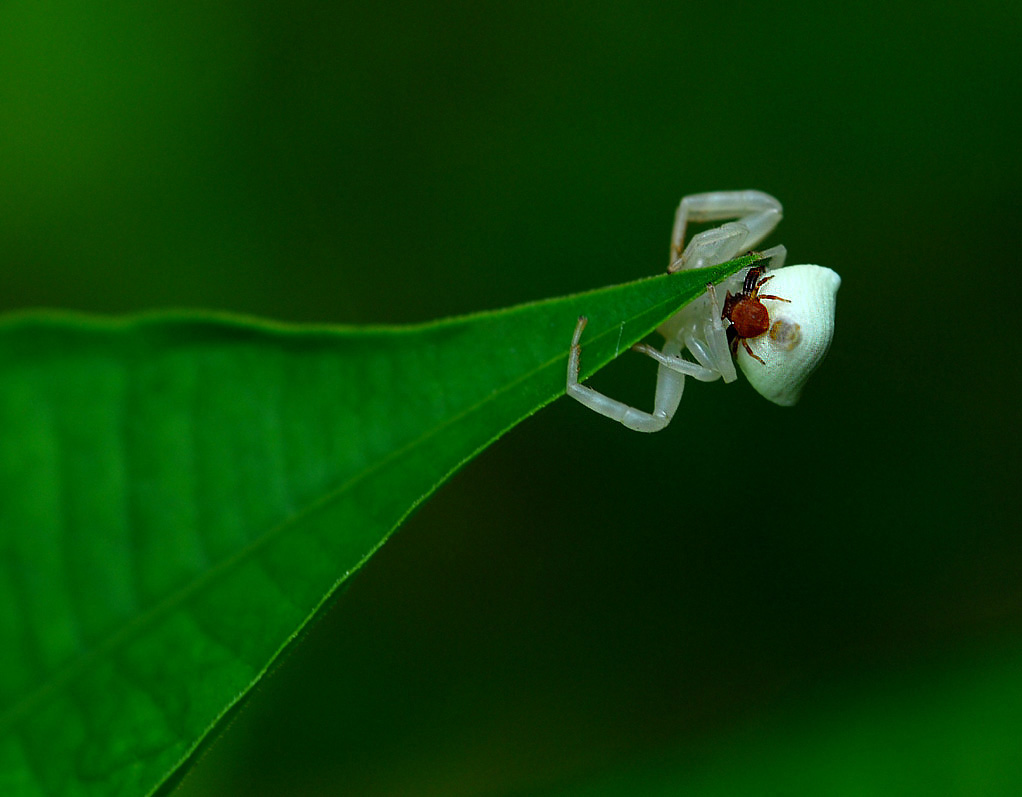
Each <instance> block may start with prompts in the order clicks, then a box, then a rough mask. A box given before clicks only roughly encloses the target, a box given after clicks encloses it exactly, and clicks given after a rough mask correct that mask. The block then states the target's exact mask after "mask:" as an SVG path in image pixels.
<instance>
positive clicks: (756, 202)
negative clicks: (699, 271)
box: [667, 191, 781, 272]
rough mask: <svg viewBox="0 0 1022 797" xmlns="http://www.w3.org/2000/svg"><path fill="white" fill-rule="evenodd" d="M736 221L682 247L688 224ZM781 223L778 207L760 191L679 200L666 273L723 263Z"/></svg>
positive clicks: (694, 238) (714, 194)
mask: <svg viewBox="0 0 1022 797" xmlns="http://www.w3.org/2000/svg"><path fill="white" fill-rule="evenodd" d="M724 219H738V221H737V222H731V223H727V224H723V225H721V226H720V227H717V228H715V229H712V230H706V231H704V232H701V233H699V234H698V235H696V236H695V237H693V238H692V240H691V241H690V242H689V244H688V246H685V228H686V226H687V225H688V222H690V221H695V222H703V221H722V220H724ZM780 220H781V203H780V202H778V201H777V200H776V199H774V198H773V197H772V196H770V195H769V194H764V193H763V192H762V191H713V192H711V193H707V194H691V195H689V196H686V197H684V198H683V199H682V200H681V204H680V205H679V206H678V210H677V213H676V214H675V216H674V229H673V231H672V234H671V256H670V262H669V265H668V268H667V270H668V271H671V272H675V271H681V270H682V269H686V268H701V267H703V266H714V265H717V264H719V263H724V262H726V261H728V260H730V259H732V258H733V257H736V256H737V255H738V254H740V253H741V252H742V251H745V250H748V249H751V248H753V247H754V246H755V245H756V244H757V243H759V242H760V241H762V240H763V239H764V238H766V236H767V235H769V233H770V231H771V230H773V228H774V227H776V226H777V223H778V222H779V221H780Z"/></svg>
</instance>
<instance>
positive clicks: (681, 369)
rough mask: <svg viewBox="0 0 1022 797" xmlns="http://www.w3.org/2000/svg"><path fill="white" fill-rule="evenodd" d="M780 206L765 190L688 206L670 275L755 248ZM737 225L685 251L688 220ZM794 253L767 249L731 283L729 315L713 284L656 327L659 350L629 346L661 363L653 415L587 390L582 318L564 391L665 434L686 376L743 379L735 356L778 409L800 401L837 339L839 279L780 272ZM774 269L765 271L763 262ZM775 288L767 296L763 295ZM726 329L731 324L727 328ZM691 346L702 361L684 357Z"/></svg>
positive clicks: (705, 198) (718, 194) (678, 223)
mask: <svg viewBox="0 0 1022 797" xmlns="http://www.w3.org/2000/svg"><path fill="white" fill-rule="evenodd" d="M781 213H782V208H781V203H780V202H778V201H777V200H776V199H774V197H772V196H770V195H769V194H765V193H763V192H762V191H715V192H713V193H708V194H692V195H690V196H686V197H685V198H684V199H682V200H681V204H680V205H679V206H678V211H677V213H676V214H675V217H674V229H673V232H672V235H671V255H670V261H669V263H668V267H667V270H668V271H669V272H677V271H683V270H686V269H694V268H704V267H707V266H715V265H719V264H720V263H725V262H727V261H728V260H732V259H734V258H735V257H737V256H738V255H739V254H741V253H743V252H746V251H748V250H749V249H752V248H753V247H754V246H755V245H756V244H758V243H759V242H760V241H762V240H763V239H764V238H765V237H766V236H767V235H769V234H770V232H771V231H772V230H773V229H774V227H776V226H777V223H778V222H779V221H780V220H781ZM724 219H737V221H729V222H726V223H725V224H722V225H720V226H719V227H715V228H713V229H709V230H706V231H704V232H701V233H699V234H698V235H695V236H693V238H692V240H691V241H689V243H688V245H687V246H684V241H685V228H686V226H687V225H688V222H690V221H693V222H707V221H721V220H724ZM786 254H787V250H785V248H784V247H783V246H775V247H773V248H772V249H768V250H766V251H765V252H763V257H762V259H761V260H760V261H758V262H757V265H756V266H754V267H753V268H751V269H748V270H747V271H746V272H744V273H739V274H737V275H735V276H734V277H732V278H731V279H730V280H728V281H727V283H725V284H726V286H727V287H728V288H736V289H737V288H739V286H740V290H739V291H738V293H737V294H732V293H731V291H730V290H728V292H727V296H726V298H725V301H724V307H723V309H722V308H721V306H720V303H719V302H718V300H717V293H716V291H715V289H714V287H713V285H712V284H710V285H707V286H706V293H705V294H704V295H703V296H701V297H700V298H698V299H696V300H695V301H693V302H691V303H689V304H688V305H686V306H685V307H683V308H682V309H681V310H680V311H679V312H678V313H677V314H676V315H674V316H673V317H671V318H670V319H668V320H667V321H666V322H665V323H664V324H662V325H661V326H660V327H659V328H658V330H657V331H658V332H659V333H660V334H661V335H663V336H664V339H665V342H664V346H663V348H662V349H661V350H659V351H658V350H657V349H655V348H653V347H652V346H650V345H648V344H645V343H639V344H636V345H635V346H633V347H632V348H633V349H634V350H635V351H638V352H641V353H643V354H646V355H648V356H649V357H652V358H653V359H654V360H656V361H657V363H659V367H658V369H657V382H656V394H655V397H654V401H653V405H654V406H653V412H651V413H650V412H644V411H642V410H639V409H636V408H635V407H632V406H629V405H628V404H625V403H624V402H621V401H617V400H616V399H612V398H610V397H609V396H605V395H603V394H602V393H599V392H597V391H595V390H593V389H592V388H591V387H587V386H585V385H583V384H580V383H579V381H578V375H579V362H580V359H581V356H582V346H581V342H580V341H581V338H582V332H583V330H584V329H585V326H586V318H585V317H580V318H579V320H578V324H577V326H576V327H575V333H574V335H573V337H572V339H571V349H570V354H569V356H568V375H567V393H568V395H569V396H571V397H572V398H574V399H576V400H577V401H580V402H581V403H582V404H584V405H585V406H587V407H589V409H591V410H594V411H595V412H598V413H600V414H601V415H605V416H607V417H608V418H611V419H613V420H615V421H618V422H620V423H622V424H624V425H625V426H627V427H628V428H629V429H634V430H636V431H639V432H658V431H660V430H661V429H663V428H664V427H665V426H667V424H669V423H670V422H671V419H672V418H673V417H674V413H675V412H676V411H677V409H678V405H679V403H680V402H681V394H682V390H683V389H684V387H685V377H686V376H691V377H692V378H694V379H697V380H699V381H700V382H713V381H715V380H717V379H723V380H724V382H733V381H735V379H737V374H736V372H735V365H734V361H733V360H732V355H734V357H735V358H736V359H737V360H738V365H739V366H740V367H741V369H742V372H743V373H744V374H745V376H746V378H747V379H748V380H749V383H750V384H751V385H752V386H753V387H754V388H755V389H756V390H757V391H758V392H759V393H760V394H761V395H762V396H764V397H765V398H767V399H769V400H770V401H773V402H774V403H776V404H780V405H781V406H791V405H793V404H795V402H797V401H798V398H799V395H800V394H801V392H802V388H803V386H804V385H805V383H806V380H807V379H808V378H809V375H810V374H811V373H812V372H813V371H814V370H815V369H816V367H817V366H818V365H819V364H820V362H821V361H822V359H823V357H824V355H825V354H826V353H827V349H828V348H829V347H830V341H831V338H832V337H833V334H834V305H835V298H836V295H837V290H838V288H839V287H840V285H841V278H840V277H839V276H838V275H837V274H836V273H835V272H833V271H831V270H830V269H829V268H823V267H821V266H811V265H803V266H788V267H787V268H782V266H783V264H784V258H785V256H786ZM767 262H769V263H770V265H771V267H772V269H773V270H772V271H771V272H770V273H769V274H764V272H765V269H764V268H763V267H762V266H761V265H759V264H760V263H767ZM768 282H769V287H768V290H769V293H764V292H761V289H762V288H764V287H765V286H766V284H767V283H768ZM725 321H727V322H728V325H727V326H725V325H724V322H725ZM685 349H688V350H689V352H691V354H692V356H693V357H694V358H695V362H693V361H692V360H688V359H686V358H685V357H683V356H682V352H683V351H684V350H685Z"/></svg>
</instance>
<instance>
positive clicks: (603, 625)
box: [0, 0, 1022, 797]
mask: <svg viewBox="0 0 1022 797" xmlns="http://www.w3.org/2000/svg"><path fill="white" fill-rule="evenodd" d="M1020 9H1022V6H1020V5H1019V3H1018V2H1017V0H978V2H971V3H943V4H940V3H938V4H933V3H898V2H876V1H870V2H862V3H856V4H841V5H835V4H822V3H821V4H817V3H809V2H801V3H764V2H734V3H729V4H720V3H713V2H702V3H676V4H665V3H657V2H629V3H616V4H586V3H532V2H528V3H515V4H507V5H497V4H480V3H471V2H461V3H445V4H440V5H435V4H422V5H420V6H418V7H409V5H408V4H405V3H397V2H382V3H380V2H377V3H374V4H371V5H369V4H365V7H364V8H361V9H359V8H356V7H355V4H344V3H335V4H328V3H321V2H291V3H280V2H276V3H259V2H251V3H242V2H233V3H208V2H197V1H196V0H184V1H182V0H175V2H172V3H171V2H163V1H162V0H161V1H160V2H152V3H145V4H139V3H129V2H114V3H106V4H100V5H98V6H97V5H95V4H83V3H73V2H70V0H57V2H53V3H37V2H29V0H6V1H5V2H4V3H3V4H0V309H2V310H12V309H16V308H24V307H32V306H56V307H67V308H76V309H84V310H90V311H99V312H116V313H120V312H133V311H136V310H143V309H150V308H160V307H168V306H188V307H209V308H216V309H223V310H231V311H240V312H244V313H252V314H257V315H261V316H268V317H272V318H277V319H284V320H294V321H316V322H338V323H360V324H361V323H374V322H388V323H389V322H394V323H401V322H412V321H423V320H428V319H432V318H438V317H442V316H446V315H453V314H461V313H467V312H471V311H475V310H482V309H489V308H496V307H502V306H509V305H513V304H516V303H520V302H523V301H527V300H532V299H538V298H543V297H546V296H556V295H561V294H564V293H569V292H575V291H579V290H583V289H587V288H591V287H597V286H602V285H606V284H613V283H618V282H625V281H628V280H632V279H635V278H637V277H641V276H644V275H647V274H653V273H657V272H659V271H662V270H663V268H664V267H665V266H666V258H667V245H668V240H669V232H670V225H671V220H672V215H673V211H674V207H675V205H676V203H677V201H678V199H679V198H680V197H681V196H682V195H683V194H686V193H693V192H697V191H706V190H713V189H728V188H759V189H761V190H765V191H768V192H770V193H772V194H774V195H776V196H777V197H778V198H780V199H781V200H782V201H783V202H784V205H785V211H786V219H785V221H784V222H783V224H782V225H781V227H780V228H779V230H778V232H777V234H776V235H775V236H774V237H773V238H771V239H770V242H771V243H784V244H786V245H787V247H788V250H789V253H790V260H789V262H791V263H800V262H816V263H820V264H824V265H828V266H830V267H832V268H834V269H835V270H837V271H838V272H839V273H840V274H841V276H842V277H843V280H844V284H843V287H842V289H841V292H840V294H839V299H838V319H839V323H838V329H837V335H836V338H835V342H834V347H833V349H832V351H831V354H830V356H829V359H828V360H827V361H826V362H825V364H824V366H823V368H822V370H821V371H820V373H819V374H817V375H816V376H815V377H814V378H813V380H812V381H811V382H810V385H809V387H808V389H807V391H806V394H805V396H804V398H803V401H802V403H801V404H800V405H799V406H798V407H797V408H796V409H794V410H788V409H780V408H777V407H774V406H772V405H769V404H767V403H766V402H765V401H763V400H762V399H761V398H760V397H759V396H758V395H756V394H755V393H754V391H752V390H751V389H750V388H749V387H748V385H746V384H744V383H743V382H740V383H739V384H737V385H735V386H731V387H725V386H723V385H720V384H712V385H704V384H698V383H692V382H690V383H689V391H688V394H687V395H686V397H685V399H684V401H683V402H682V405H681V410H680V413H679V416H678V417H677V419H676V420H675V422H674V424H673V425H672V426H671V427H670V428H669V429H668V430H667V431H666V432H664V433H661V434H659V435H654V436H641V435H637V434H634V433H631V432H628V431H626V430H624V429H623V428H622V427H620V426H617V425H615V424H612V423H610V422H609V421H606V420H605V419H602V418H599V417H597V416H595V415H593V414H592V413H589V412H587V411H585V410H583V409H582V408H581V407H580V406H579V405H577V404H574V403H573V402H569V401H568V400H563V401H559V402H557V403H556V404H554V405H553V406H551V407H550V408H548V409H547V410H545V411H543V412H542V413H540V414H539V415H537V416H536V417H534V418H532V419H530V420H529V421H527V422H526V423H524V424H523V425H522V426H521V427H519V428H518V429H516V430H515V431H513V432H512V433H511V434H509V435H508V436H507V437H505V438H504V439H503V440H501V441H500V442H499V443H498V444H497V445H495V446H494V447H493V448H491V449H490V450H489V451H487V452H486V453H485V454H483V455H482V456H481V457H480V458H479V459H478V460H476V461H475V462H473V463H472V464H471V465H469V466H468V467H467V468H465V469H464V470H463V471H462V472H461V473H459V474H458V475H457V476H456V477H455V478H454V479H453V480H452V482H451V483H450V484H448V485H447V486H446V487H444V488H443V489H442V490H441V491H440V492H439V493H438V494H437V495H436V496H435V497H434V498H433V499H432V500H431V501H430V502H428V503H427V504H426V505H425V506H424V507H423V508H422V509H421V510H419V511H418V512H417V513H416V515H415V516H414V517H413V518H412V519H411V521H410V522H409V523H408V524H407V525H406V527H405V528H404V529H403V530H402V531H401V532H400V533H399V534H398V535H397V536H396V537H395V538H394V539H393V540H392V541H391V542H390V543H389V544H388V545H387V546H385V548H384V549H383V550H382V551H381V552H380V553H379V554H377V556H376V557H375V558H374V559H373V561H372V562H371V563H370V564H369V565H368V566H367V567H366V568H365V570H364V571H363V572H362V573H361V574H359V576H358V577H357V578H356V579H355V580H354V582H353V583H352V584H351V586H350V588H349V589H348V590H347V591H346V592H345V594H344V595H342V596H341V597H340V599H339V600H338V601H337V602H336V604H335V605H334V607H333V608H332V609H331V610H330V611H329V612H328V613H327V615H326V617H325V618H324V619H323V620H322V621H321V622H319V623H318V624H317V625H316V626H315V627H314V628H313V629H312V631H311V633H310V634H309V635H308V636H307V637H306V639H305V640H304V641H303V642H302V643H301V644H300V645H299V646H297V648H296V649H295V650H294V651H293V653H292V654H291V655H290V656H289V657H288V658H287V659H286V660H285V661H284V662H283V663H282V665H281V666H280V667H279V668H278V669H277V671H276V672H275V674H274V675H273V677H271V678H270V679H269V680H268V681H267V682H266V683H265V684H264V685H263V686H262V687H261V688H260V689H259V690H258V691H257V693H256V694H254V696H253V697H252V699H251V700H250V701H249V702H248V704H247V706H246V708H245V709H244V710H243V711H242V712H241V714H240V716H239V718H238V719H237V721H236V722H235V723H234V724H233V726H232V727H230V728H229V729H228V731H227V732H226V734H225V735H224V736H223V737H222V739H221V740H220V741H219V742H218V743H217V744H215V745H214V746H213V747H212V748H211V750H210V752H209V753H208V755H207V756H206V757H205V758H204V760H202V761H201V762H200V763H199V765H198V766H197V767H196V768H195V769H194V770H193V772H192V775H191V776H190V777H189V778H188V779H187V780H186V782H185V785H184V786H183V787H182V789H181V790H180V794H182V795H188V797H197V796H198V795H208V794H246V795H263V794H265V795H271V794H280V793H282V792H284V791H285V790H288V791H290V792H291V793H305V794H334V793H338V792H349V793H357V794H397V793H400V794H423V795H440V794H444V795H448V794H476V793H509V792H515V793H517V792H519V791H530V790H533V789H541V788H546V787H558V786H559V785H562V784H569V783H573V782H578V781H580V780H581V781H588V780H589V779H597V780H599V779H600V777H601V776H602V774H603V773H615V772H629V771H632V768H636V770H637V771H648V770H649V769H651V768H652V769H657V770H659V769H661V768H662V769H664V770H666V771H670V772H673V773H674V776H675V777H677V778H679V779H680V780H681V782H685V783H688V785H689V786H690V787H691V788H690V789H689V790H690V791H693V792H696V793H702V792H701V791H700V790H704V791H706V792H712V791H714V789H719V790H723V791H724V792H725V793H726V792H727V788H728V787H727V785H726V784H727V783H728V782H729V781H728V780H727V779H728V778H731V777H735V773H736V771H738V772H739V773H740V772H745V771H747V772H748V773H749V775H748V780H745V781H739V782H740V783H742V784H744V786H745V787H748V786H749V785H750V784H752V783H759V784H761V785H763V786H764V789H765V790H769V789H768V788H767V786H768V785H770V784H773V785H776V784H787V785H788V787H789V788H790V787H791V786H792V781H791V777H790V776H791V773H792V771H794V770H792V769H791V766H792V764H791V763H789V764H788V765H785V764H784V763H783V762H784V761H789V762H794V761H796V760H798V761H800V762H801V764H800V766H804V767H805V768H806V769H807V770H810V771H813V772H816V773H817V778H818V780H817V781H816V782H818V783H827V782H829V781H831V780H832V781H833V783H834V784H845V787H846V788H847V789H849V790H850V791H851V792H852V793H855V791H856V790H857V786H856V784H872V788H869V789H866V786H863V789H864V790H867V791H869V792H872V793H877V792H880V793H884V792H890V791H898V790H901V791H902V792H903V791H904V790H906V789H907V790H909V791H913V790H915V789H918V790H919V792H920V793H935V792H933V790H932V789H933V788H934V787H935V786H936V787H937V790H938V791H941V790H943V788H942V787H947V788H948V790H949V791H952V792H953V791H961V793H980V792H983V791H986V792H988V793H998V792H999V791H1000V790H1001V789H1005V788H1007V787H1008V784H1009V783H1015V784H1018V783H1020V782H1022V773H1020V772H1019V770H1018V768H1015V769H1010V768H1009V770H1002V769H1000V768H999V767H998V766H994V767H992V768H990V767H987V766H986V765H985V762H984V759H983V756H982V755H979V754H976V753H975V752H974V753H973V754H970V753H969V752H968V749H969V745H968V739H969V738H970V737H971V736H973V735H974V734H975V733H976V732H977V731H978V730H980V729H986V730H988V731H989V732H991V733H992V734H993V735H994V737H995V738H997V739H1001V740H1010V739H1012V738H1013V734H1017V735H1018V738H1019V739H1022V718H1020V717H1019V716H1017V715H1016V714H1015V713H1014V712H1013V711H1010V710H1009V711H1006V712H1003V713H1001V714H997V715H995V716H986V715H984V714H982V713H981V712H980V713H979V714H977V711H975V710H972V709H970V708H969V706H970V705H971V704H970V703H969V700H970V698H969V697H968V696H969V695H975V694H978V693H982V692H984V690H993V693H994V694H1000V693H1001V692H1002V691H1003V690H1004V689H1005V688H1006V687H1011V686H1014V690H1015V691H1014V692H1013V693H1011V694H1013V695H1014V697H1013V698H1011V699H1014V701H1015V702H1014V703H1011V702H1010V700H1009V702H1008V705H1009V706H1015V707H1018V706H1020V705H1022V702H1020V701H1019V700H1018V693H1019V688H1020V683H1022V675H1019V676H1017V678H1015V677H1014V676H1013V675H1012V673H1014V672H1020V673H1022V575H1020V574H1022V535H1020V532H1019V525H1020V524H1019V521H1018V517H1019V511H1018V508H1017V507H1018V491H1019V490H1018V486H1019V476H1018V469H1019V468H1018V466H1019V456H1018V437H1019V412H1018V410H1017V408H1016V407H1017V404H1016V402H1017V400H1018V395H1019V387H1020V382H1022V380H1020V379H1019V370H1020V369H1019V364H1018V363H1019V354H1018V352H1017V351H1016V349H1017V345H1018V341H1017V340H1016V338H1017V327H1018V324H1017V322H1016V321H1015V319H1014V315H1015V313H1016V309H1015V305H1016V304H1017V300H1016V294H1017V292H1018V287H1017V285H1018V278H1017V276H1016V274H1017V268H1018V263H1019V255H1018V251H1019V246H1018V240H1017V239H1018V234H1017V230H1018V227H1019V222H1018V205H1019V203H1018V195H1019V185H1020V183H1022V169H1020V159H1019V154H1018V145H1019V138H1020V132H1022V131H1020V124H1019V106H1020V100H1022V90H1020V76H1022V64H1020V58H1019V53H1018V50H1019V48H1018V42H1019V36H1020V32H1022V24H1020V22H1022V10H1020ZM567 343H568V341H565V346H566V347H567ZM513 344H514V341H508V345H509V346H511V345H513ZM493 356H495V357H499V356H500V352H499V351H495V352H494V353H493ZM653 373H654V369H653V367H652V364H651V363H650V362H648V361H644V360H642V359H641V358H639V357H637V356H626V357H622V358H621V360H619V361H618V362H616V363H614V364H613V365H612V366H611V367H610V368H609V369H608V370H607V371H606V372H604V373H602V374H600V375H599V377H598V378H597V379H596V380H594V381H595V384H597V385H598V386H600V387H601V388H603V389H606V390H607V391H608V392H611V393H613V394H614V395H616V396H623V397H626V398H628V399H630V400H632V401H634V402H635V403H639V404H641V405H643V406H646V405H649V404H650V403H651V401H652V387H653ZM689 415H691V416H693V417H695V416H698V417H700V418H704V417H713V418H714V419H715V423H714V424H713V425H712V426H707V425H706V424H705V423H702V422H700V423H695V422H690V421H689V418H688V416H689ZM0 444H2V441H0ZM963 695H964V696H963ZM1006 699H1008V698H1006ZM959 703H961V704H962V705H963V706H965V708H960V709H956V708H954V707H955V706H958V705H959ZM948 706H951V708H948ZM931 714H932V716H933V718H934V719H933V721H932V722H931V721H930V720H929V719H927V718H929V717H930V716H931ZM884 729H893V730H891V731H890V733H885V732H884ZM920 731H921V734H920ZM909 737H911V740H912V744H908V745H907V746H906V748H905V750H904V752H903V753H901V752H898V751H895V752H892V745H893V746H897V745H901V744H906V739H908V738H909ZM931 737H932V738H931ZM1020 749H1022V743H1020ZM835 751H836V752H835ZM949 751H950V754H949ZM956 755H957V756H958V759H961V760H958V759H956V758H955V756H956ZM970 756H971V757H970ZM878 757H879V758H878ZM995 758H996V756H995ZM878 760H879V761H882V762H889V764H888V763H884V764H879V765H878V764H877V763H876V762H877V761H878ZM1003 760H1004V758H1003V757H1001V759H999V761H1000V762H1001V763H1003ZM777 761H780V762H781V763H779V764H778V763H776V762H777ZM644 762H653V763H648V764H646V763H644ZM786 766H788V767H789V768H788V769H786V768H785V767H786ZM888 768H889V770H890V773H889V775H888V776H885V773H887V770H888ZM878 773H879V774H878ZM970 773H971V774H970ZM874 776H876V777H875V780H870V778H872V777H874ZM628 777H629V776H627V775H626V776H625V778H626V782H627V778H628ZM970 777H971V780H970ZM686 778H691V780H690V781H687V780H686ZM772 778H773V779H772ZM722 784H723V785H722ZM627 791H628V789H627V788H625V790H624V791H623V792H622V793H627Z"/></svg>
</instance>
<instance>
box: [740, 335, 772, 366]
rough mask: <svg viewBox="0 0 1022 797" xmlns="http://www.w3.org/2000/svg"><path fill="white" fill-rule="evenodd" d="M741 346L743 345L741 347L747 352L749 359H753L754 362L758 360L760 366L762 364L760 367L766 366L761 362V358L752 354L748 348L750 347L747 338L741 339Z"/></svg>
mask: <svg viewBox="0 0 1022 797" xmlns="http://www.w3.org/2000/svg"><path fill="white" fill-rule="evenodd" d="M742 345H743V346H744V347H745V350H746V351H747V352H749V356H750V357H751V358H752V359H754V360H759V362H760V364H762V365H766V363H764V362H763V360H762V358H760V357H758V356H757V355H755V354H753V352H752V349H751V348H750V346H749V340H748V338H742Z"/></svg>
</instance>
